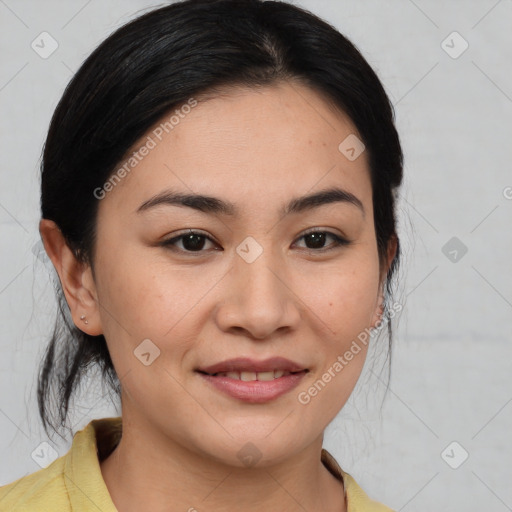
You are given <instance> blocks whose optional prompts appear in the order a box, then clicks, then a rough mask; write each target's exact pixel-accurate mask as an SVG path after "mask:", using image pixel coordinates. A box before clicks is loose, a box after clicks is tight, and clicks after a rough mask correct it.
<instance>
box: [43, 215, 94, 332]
mask: <svg viewBox="0 0 512 512" xmlns="http://www.w3.org/2000/svg"><path fill="white" fill-rule="evenodd" d="M39 233H40V234H41V239H42V241H43V244H44V248H45V250H46V253H47V254H48V257H49V258H50V260H51V261H52V263H53V266H54V267H55V270H56V271H57V274H58V275H59V280H60V284H61V287H62V291H63V292H64V296H65V297H66V302H67V304H68V306H69V309H70V312H71V316H72V318H73V321H74V323H75V325H76V326H77V327H78V328H79V329H80V330H82V331H83V332H85V333H86V334H89V335H91V336H97V335H99V334H102V332H103V331H102V329H101V321H100V315H99V308H98V300H97V297H96V289H95V286H94V280H93V279H92V273H91V269H90V266H89V265H87V264H86V263H83V262H81V261H79V260H78V259H77V258H76V256H75V254H74V252H73V251H72V250H71V249H70V247H69V246H68V244H67V242H66V240H65V238H64V235H63V234H62V232H61V230H60V229H59V227H58V226H57V224H55V222H53V221H51V220H49V219H42V220H41V221H40V223H39Z"/></svg>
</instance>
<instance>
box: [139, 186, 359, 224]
mask: <svg viewBox="0 0 512 512" xmlns="http://www.w3.org/2000/svg"><path fill="white" fill-rule="evenodd" d="M332 203H346V204H352V205H354V206H356V207H357V208H358V209H359V210H360V211H361V213H362V215H363V217H364V216H365V209H364V206H363V203H362V202H361V200H360V199H359V198H357V197H356V196H355V195H354V194H352V193H351V192H348V191H347V190H343V189H341V188H338V187H334V188H329V189H325V190H321V191H320V192H316V193H314V194H309V195H306V196H302V197H296V198H294V199H292V200H291V201H290V202H289V203H288V204H287V205H285V206H284V207H283V208H281V210H280V215H288V214H290V213H301V212H304V211H307V210H312V209H313V208H318V207H320V206H323V205H327V204H332ZM160 205H171V206H185V207H188V208H193V209H195V210H199V211H201V212H204V213H211V214H223V215H229V216H233V217H235V216H237V215H238V208H237V207H236V206H235V205H234V204H233V203H231V202H229V201H226V200H223V199H220V198H218V197H212V196H207V195H200V194H184V193H181V192H176V191H173V190H166V191H164V192H162V193H160V194H157V195H155V196H153V197H151V198H150V199H148V200H147V201H145V202H144V203H142V204H141V205H140V206H139V208H138V209H137V213H140V212H143V211H147V210H149V209H150V208H154V207H156V206H160Z"/></svg>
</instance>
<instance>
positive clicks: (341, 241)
mask: <svg viewBox="0 0 512 512" xmlns="http://www.w3.org/2000/svg"><path fill="white" fill-rule="evenodd" d="M313 233H325V234H326V235H327V236H331V237H332V238H333V239H334V240H335V243H334V245H332V244H331V246H327V247H326V248H321V249H309V248H307V247H303V248H301V250H302V251H306V252H309V253H317V254H323V253H326V252H328V251H330V250H334V249H338V248H342V247H346V246H348V245H350V244H352V241H350V240H349V239H348V238H347V237H345V236H344V235H339V234H336V233H334V232H332V231H331V230H330V228H322V227H314V228H309V229H307V230H306V231H303V232H302V233H301V234H300V235H299V236H298V237H297V238H296V239H295V241H297V240H301V239H302V238H304V237H305V236H307V235H310V234H313ZM190 234H192V235H199V236H202V237H204V238H205V239H207V240H209V241H210V242H212V243H214V244H216V245H220V244H219V243H218V242H217V241H216V240H215V239H214V238H213V237H212V236H211V235H210V234H209V233H207V232H205V231H202V230H201V229H196V228H188V229H186V230H184V231H181V232H180V231H178V232H177V233H176V234H174V236H173V237H172V238H168V239H164V240H162V241H161V242H160V244H159V245H161V246H163V247H166V248H171V250H175V251H176V252H180V253H182V254H183V253H184V254H190V255H197V256H199V255H201V253H204V252H208V251H203V250H200V251H186V250H183V249H178V248H176V247H175V244H176V242H177V241H178V240H180V239H181V238H182V237H184V236H186V235H190ZM215 250H217V249H215Z"/></svg>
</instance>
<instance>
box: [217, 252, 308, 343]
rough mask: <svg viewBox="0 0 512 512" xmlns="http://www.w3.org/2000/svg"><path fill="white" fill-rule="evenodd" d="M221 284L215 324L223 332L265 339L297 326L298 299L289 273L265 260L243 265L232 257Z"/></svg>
mask: <svg viewBox="0 0 512 512" xmlns="http://www.w3.org/2000/svg"><path fill="white" fill-rule="evenodd" d="M226 277H227V281H226V283H225V286H226V288H225V294H224V298H223V300H222V301H221V303H220V305H219V306H218V307H217V309H216V322H217V325H218V327H219V328H220V329H222V330H223V331H225V332H228V331H232V332H239V331H243V332H244V333H245V335H246V336H249V337H251V338H255V339H259V340H261V339H268V338H269V337H271V336H272V334H273V333H274V332H275V331H277V330H282V331H285V330H293V329H296V328H297V327H298V325H299V322H300V319H301V315H300V309H299V303H300V300H299V298H298V297H297V296H296V294H295V293H294V291H293V284H292V282H291V279H290V276H289V273H287V272H286V271H285V269H284V268H283V267H282V266H281V267H277V266H276V262H275V261H271V258H270V257H268V258H267V257H266V252H265V251H264V252H263V254H261V255H260V257H259V258H258V259H256V261H253V262H252V263H247V262H246V261H244V260H243V259H242V258H240V257H238V256H236V257H235V261H234V263H233V268H232V269H231V272H229V273H228V276H226Z"/></svg>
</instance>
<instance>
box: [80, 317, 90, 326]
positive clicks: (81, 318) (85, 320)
mask: <svg viewBox="0 0 512 512" xmlns="http://www.w3.org/2000/svg"><path fill="white" fill-rule="evenodd" d="M80 320H83V322H84V324H88V323H89V320H87V319H86V318H85V315H82V316H81V317H80Z"/></svg>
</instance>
